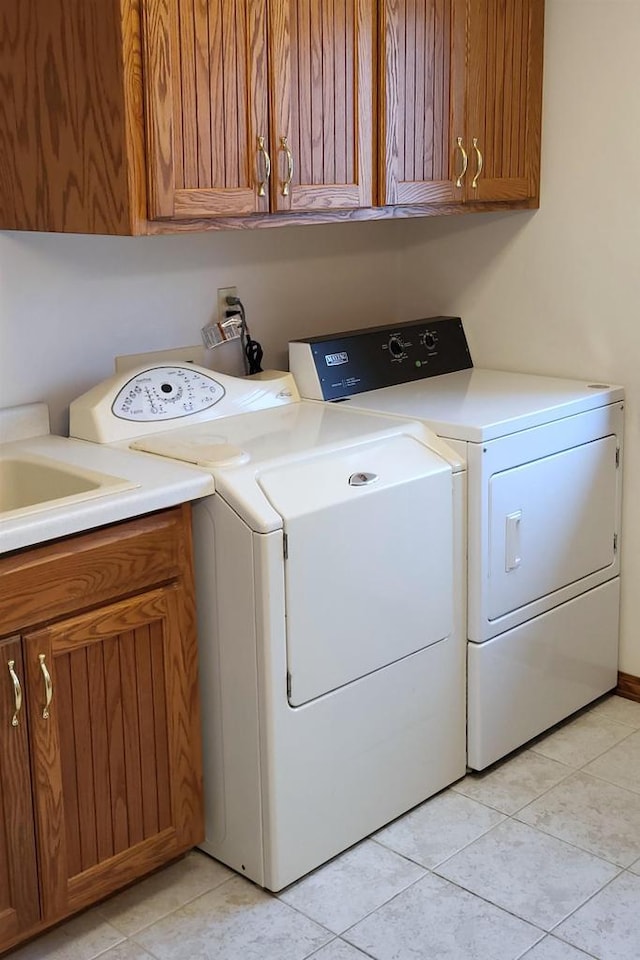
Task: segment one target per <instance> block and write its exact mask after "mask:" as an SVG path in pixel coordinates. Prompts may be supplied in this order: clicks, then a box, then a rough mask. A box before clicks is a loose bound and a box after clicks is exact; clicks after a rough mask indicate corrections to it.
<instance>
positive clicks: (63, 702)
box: [25, 587, 202, 919]
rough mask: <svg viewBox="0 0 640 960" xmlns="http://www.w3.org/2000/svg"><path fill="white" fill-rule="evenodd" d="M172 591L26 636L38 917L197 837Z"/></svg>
mask: <svg viewBox="0 0 640 960" xmlns="http://www.w3.org/2000/svg"><path fill="white" fill-rule="evenodd" d="M180 596H181V591H180V590H179V588H177V587H167V588H163V589H160V590H155V591H152V592H150V593H147V594H144V595H142V596H140V597H134V598H131V599H129V600H124V601H121V602H120V603H116V604H113V605H112V606H110V607H105V608H102V609H99V610H96V611H92V612H90V613H87V614H82V615H80V616H77V617H74V618H73V619H69V620H66V621H63V622H61V623H58V624H55V625H54V626H52V627H48V628H46V629H43V630H39V631H34V632H33V633H30V634H28V635H27V636H26V637H25V644H26V651H27V661H28V667H27V669H28V685H29V700H30V709H31V714H30V715H31V718H32V719H31V740H32V752H33V757H34V771H35V776H36V781H35V798H36V810H37V817H38V824H39V831H38V836H39V850H38V854H39V860H40V864H41V888H42V895H43V911H44V916H45V919H53V918H54V917H56V916H63V915H64V914H65V913H68V912H70V910H72V909H77V908H80V907H82V906H84V905H86V904H88V903H90V902H92V901H94V900H95V899H96V898H97V897H98V896H101V895H105V894H107V893H109V892H110V891H111V890H113V889H116V888H117V887H118V886H121V885H122V884H123V883H126V882H127V880H128V879H134V878H135V877H136V876H139V875H140V874H141V873H142V872H144V871H145V870H149V869H152V868H153V867H154V866H157V865H159V864H160V863H161V862H163V861H166V860H167V859H168V858H169V857H170V856H171V855H172V853H175V854H176V855H177V854H178V853H180V852H181V851H182V850H184V849H185V848H187V847H188V846H192V845H193V844H194V843H196V842H197V841H198V840H199V839H200V838H201V832H202V826H201V824H202V814H201V810H200V803H199V799H198V792H199V784H198V782H197V779H198V777H197V774H192V773H191V772H190V771H189V769H188V768H187V767H186V766H185V764H186V763H187V762H188V759H189V758H190V757H191V756H193V747H192V744H191V742H190V741H191V737H192V734H193V723H194V720H193V717H192V715H191V714H192V713H193V711H192V709H191V707H192V705H191V702H190V696H191V692H192V689H193V686H194V684H195V680H194V676H193V674H194V664H193V663H189V662H186V660H185V657H184V655H183V652H182V639H181V638H182V636H183V634H184V629H183V628H184V624H183V622H182V616H181V614H180V609H181V608H180V604H179V602H178V600H179V598H180ZM42 657H44V663H43V662H42V659H41V658H42ZM43 667H46V669H47V670H48V671H49V673H50V676H51V689H52V692H53V695H52V698H51V705H50V707H49V714H50V715H49V717H48V718H46V717H44V715H43V708H44V706H45V704H46V699H47V695H46V689H47V685H46V682H45V674H44V670H43ZM195 712H196V713H197V711H195ZM196 741H197V734H196ZM185 758H187V759H186V760H185ZM196 766H197V765H196Z"/></svg>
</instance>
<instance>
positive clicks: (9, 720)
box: [0, 637, 40, 951]
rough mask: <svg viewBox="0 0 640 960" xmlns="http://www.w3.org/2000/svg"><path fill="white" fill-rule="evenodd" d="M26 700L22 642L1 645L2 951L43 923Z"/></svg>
mask: <svg viewBox="0 0 640 960" xmlns="http://www.w3.org/2000/svg"><path fill="white" fill-rule="evenodd" d="M24 695H25V689H24V665H23V660H22V646H21V643H20V638H19V637H11V638H9V639H7V640H0V951H1V950H2V947H3V944H6V943H9V942H10V941H11V940H13V939H14V938H16V937H18V936H19V935H20V933H22V932H23V931H26V930H28V929H29V927H33V926H34V925H35V924H36V923H37V922H38V920H39V917H40V905H39V898H38V877H37V873H36V846H35V837H34V822H33V805H32V799H31V776H30V773H29V745H28V741H27V717H26V702H25V700H24Z"/></svg>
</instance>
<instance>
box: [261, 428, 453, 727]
mask: <svg viewBox="0 0 640 960" xmlns="http://www.w3.org/2000/svg"><path fill="white" fill-rule="evenodd" d="M258 482H259V484H260V486H261V487H262V489H263V491H264V493H265V494H266V496H267V497H268V498H269V500H270V501H271V503H272V505H273V506H274V507H275V509H276V510H278V512H279V513H280V514H281V515H282V517H283V518H284V530H285V535H286V538H287V539H286V560H285V589H286V608H287V609H286V617H287V662H288V672H289V702H290V703H291V704H292V705H293V706H299V705H301V704H304V703H306V702H308V701H309V700H313V699H314V698H316V697H319V696H321V695H322V694H325V693H327V692H328V691H330V690H335V689H336V688H338V687H341V686H343V685H344V684H347V683H350V682H351V681H354V680H357V679H358V678H359V677H363V676H365V675H366V674H369V673H371V672H372V671H374V670H378V669H380V668H381V667H384V666H386V665H387V664H390V663H393V662H394V661H396V660H400V659H401V658H403V657H406V656H408V655H410V654H412V653H414V652H415V651H417V650H420V649H422V648H423V647H427V646H429V645H430V644H433V643H437V642H438V641H441V640H444V639H445V638H446V637H448V636H449V634H450V633H451V632H452V629H453V559H452V543H453V515H452V476H451V469H450V467H449V465H448V464H446V463H445V462H444V461H442V460H441V459H440V458H439V457H437V456H436V455H435V454H434V453H432V452H431V451H429V450H427V449H426V448H425V447H423V446H422V445H421V444H420V443H418V442H417V441H416V440H414V439H413V438H410V437H393V438H391V439H388V440H384V441H381V442H377V443H367V444H361V445H359V446H358V447H356V448H354V449H350V450H346V451H340V452H336V453H332V454H330V455H326V456H319V457H315V458H313V459H312V460H307V461H305V462H303V463H298V464H291V465H288V466H286V467H281V468H277V469H274V470H270V471H266V472H265V473H263V474H262V475H261V476H260V477H259V478H258ZM336 735H339V731H336Z"/></svg>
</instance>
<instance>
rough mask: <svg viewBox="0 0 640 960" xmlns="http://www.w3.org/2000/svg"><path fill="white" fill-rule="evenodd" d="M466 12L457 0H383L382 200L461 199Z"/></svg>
mask: <svg viewBox="0 0 640 960" xmlns="http://www.w3.org/2000/svg"><path fill="white" fill-rule="evenodd" d="M465 19H466V11H465V4H464V2H462V3H460V2H459V0H385V2H384V4H383V5H382V8H381V24H382V26H381V38H382V55H381V68H380V86H381V101H380V103H381V118H380V122H381V150H380V161H381V169H380V184H381V190H382V197H381V202H382V203H383V204H406V203H438V202H442V203H452V202H456V201H461V200H462V199H463V192H462V190H461V189H460V188H457V187H456V182H455V181H456V177H457V174H458V173H459V172H461V170H462V153H461V151H460V150H459V149H458V147H457V138H458V137H463V134H464V73H463V71H464V49H465ZM463 145H464V144H463Z"/></svg>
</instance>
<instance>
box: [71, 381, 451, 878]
mask: <svg viewBox="0 0 640 960" xmlns="http://www.w3.org/2000/svg"><path fill="white" fill-rule="evenodd" d="M70 414H71V416H70V432H71V434H72V436H75V437H79V438H82V439H85V440H91V441H94V442H98V443H118V444H122V443H126V444H127V445H128V446H130V447H132V448H133V449H136V450H140V451H144V453H141V455H155V456H157V457H158V470H162V461H161V459H160V458H161V457H170V458H176V459H179V460H183V461H186V462H188V463H193V464H194V469H202V470H207V471H208V472H210V474H211V477H212V494H211V495H210V496H208V497H205V498H204V499H203V500H200V501H198V502H197V503H195V504H194V514H193V519H194V526H193V533H194V542H195V555H196V581H197V607H198V622H199V656H200V675H201V689H202V710H203V746H204V776H205V807H206V840H205V842H204V844H203V849H204V850H206V851H207V852H209V853H210V854H212V855H213V856H214V857H216V858H218V859H219V860H222V861H223V862H224V863H226V864H228V865H229V866H231V867H233V868H234V869H235V870H237V871H238V872H240V873H242V874H244V875H245V876H247V877H249V878H250V879H252V880H254V881H255V882H256V883H258V884H260V885H262V886H265V887H268V888H269V889H271V890H279V889H281V888H282V887H284V886H286V885H287V884H289V883H291V882H292V881H293V880H295V879H297V878H298V877H300V876H302V875H303V874H305V873H307V872H308V871H309V870H311V869H313V868H314V867H316V866H318V865H319V864H320V863H322V862H324V861H326V860H327V859H329V858H330V857H332V856H334V855H335V854H337V853H339V852H340V851H341V850H344V849H345V848H346V847H348V846H349V845H351V844H353V843H355V842H356V841H358V840H360V839H361V838H362V837H364V836H366V835H368V834H369V833H371V832H372V831H373V830H375V829H377V828H378V827H381V826H382V825H383V824H385V823H387V822H388V821H389V820H392V819H393V818H394V817H397V816H398V815H399V814H401V813H403V812H404V811H406V810H408V809H409V808H411V807H413V806H414V805H416V804H418V803H420V802H421V801H422V800H424V799H425V798H426V797H428V796H430V795H432V794H433V793H435V792H436V791H438V790H440V789H442V788H443V787H445V786H447V785H448V784H449V783H451V782H453V781H454V780H456V779H458V778H459V777H461V776H463V774H464V771H465V706H464V696H465V692H464V673H465V652H464V650H465V640H464V634H463V630H462V626H463V625H462V622H461V618H460V616H459V613H458V612H459V610H460V608H461V597H460V596H459V594H458V595H457V594H456V588H458V590H459V577H458V575H457V574H454V565H455V564H458V566H460V565H461V564H462V553H463V551H462V536H463V531H462V527H461V524H460V520H459V518H460V516H461V510H463V508H464V505H463V500H464V488H463V486H462V482H461V477H462V474H461V473H460V469H461V464H460V461H459V459H458V458H457V457H456V456H455V455H453V454H451V453H450V451H448V450H447V448H446V447H445V445H444V444H443V442H442V441H440V440H439V439H438V438H437V437H436V436H435V435H434V434H433V433H432V432H431V431H430V430H428V429H427V427H426V426H425V425H424V424H422V423H418V422H409V421H402V420H399V419H393V418H389V417H380V416H376V415H370V414H363V413H361V412H357V411H349V410H346V409H340V408H336V407H329V406H324V405H320V404H317V403H310V402H305V401H301V400H300V398H299V396H298V393H297V390H296V388H295V384H294V382H293V379H292V377H291V376H290V375H289V374H261V375H258V376H257V377H252V378H245V379H239V378H234V377H228V376H222V375H220V374H217V373H213V372H212V371H210V370H205V369H202V368H199V367H194V366H192V365H190V364H184V365H182V364H174V365H171V366H167V365H155V366H152V367H148V368H145V369H141V370H139V371H137V372H129V373H127V374H125V375H122V374H121V375H118V376H115V377H113V378H112V379H110V380H108V381H105V382H104V383H102V384H100V385H98V386H97V387H95V388H94V389H93V390H91V391H89V393H87V394H85V395H84V396H82V397H80V398H79V399H78V400H76V401H74V403H73V404H72V405H71V410H70Z"/></svg>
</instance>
